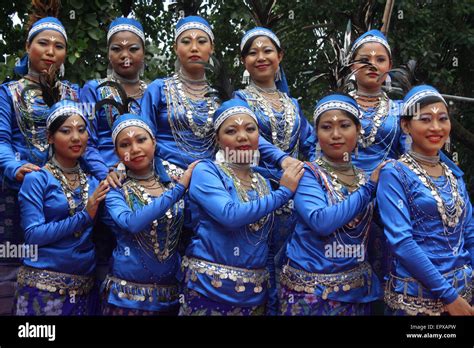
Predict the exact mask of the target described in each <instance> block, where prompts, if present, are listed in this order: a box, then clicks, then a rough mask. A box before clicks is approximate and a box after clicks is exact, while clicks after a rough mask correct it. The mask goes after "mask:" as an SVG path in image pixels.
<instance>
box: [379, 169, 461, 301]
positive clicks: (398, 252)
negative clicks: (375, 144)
mask: <svg viewBox="0 0 474 348" xmlns="http://www.w3.org/2000/svg"><path fill="white" fill-rule="evenodd" d="M399 165H401V164H399ZM393 166H394V164H393V163H388V164H387V165H385V167H384V168H382V170H381V171H380V177H379V186H378V190H377V204H378V205H379V212H380V217H381V219H382V221H383V224H384V226H385V235H386V237H387V240H388V243H389V245H390V246H391V248H392V251H393V253H394V254H395V256H396V257H397V259H398V260H400V262H401V263H402V265H403V266H404V267H405V268H406V269H407V270H408V271H409V272H410V273H411V274H412V275H413V277H414V278H415V279H417V280H418V281H420V282H421V283H422V284H423V286H425V287H426V288H427V289H429V290H430V291H431V292H432V293H433V294H434V296H436V297H437V298H439V299H441V300H442V301H443V302H445V303H446V304H449V303H451V302H453V301H454V300H455V299H456V298H457V297H458V294H457V292H456V289H455V288H454V287H453V286H452V285H451V284H449V283H448V281H447V280H446V279H445V278H444V277H443V276H442V275H441V273H440V272H439V271H438V270H437V269H436V267H435V266H434V265H433V263H432V262H431V261H430V259H429V258H428V257H427V256H426V254H425V253H424V252H423V250H422V249H421V248H420V247H419V246H418V244H417V243H416V242H415V240H414V239H413V230H412V225H411V220H410V212H409V202H408V199H407V196H406V194H405V190H404V187H403V184H402V183H401V181H400V180H401V179H400V178H399V176H400V173H399V172H398V171H397V170H396V169H395V168H394V167H393Z"/></svg>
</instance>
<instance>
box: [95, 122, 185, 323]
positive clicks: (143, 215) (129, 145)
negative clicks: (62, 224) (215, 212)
mask: <svg viewBox="0 0 474 348" xmlns="http://www.w3.org/2000/svg"><path fill="white" fill-rule="evenodd" d="M112 141H113V144H114V145H115V150H116V152H117V157H118V158H119V159H120V161H122V163H124V165H125V167H126V168H127V171H126V179H125V181H124V182H123V184H122V187H121V188H118V189H113V190H112V191H111V192H109V194H108V195H107V199H106V212H105V216H104V221H105V222H106V224H107V225H108V226H109V227H110V228H111V229H112V231H113V232H114V234H115V236H116V238H117V246H116V248H115V250H114V252H113V257H112V262H111V264H112V266H111V270H110V273H109V274H108V275H107V277H106V279H105V282H104V301H105V303H104V307H103V310H102V313H103V314H104V315H173V314H174V315H176V314H177V313H178V308H179V304H178V298H179V293H180V287H179V275H180V272H179V268H180V261H181V258H180V256H179V254H178V252H177V246H178V242H179V237H180V233H181V228H182V225H183V210H184V201H183V196H184V193H185V191H186V188H187V187H188V185H189V180H190V177H191V172H192V169H193V167H194V164H192V165H190V166H189V168H188V169H187V170H186V171H185V173H184V175H183V176H182V177H181V179H180V181H179V183H177V184H175V183H173V182H172V181H171V179H170V177H169V173H167V172H166V170H165V168H164V166H163V163H162V160H161V159H160V158H159V157H157V156H156V155H155V145H156V140H155V137H154V135H153V132H152V131H151V129H150V127H149V125H148V124H147V123H145V122H144V121H143V120H142V119H141V117H140V116H137V115H133V114H125V115H121V116H120V117H119V118H118V119H117V120H116V121H115V123H114V125H113V127H112Z"/></svg>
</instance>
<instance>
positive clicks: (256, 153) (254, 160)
mask: <svg viewBox="0 0 474 348" xmlns="http://www.w3.org/2000/svg"><path fill="white" fill-rule="evenodd" d="M259 163H260V151H259V150H258V149H257V150H255V151H254V152H253V158H252V166H253V167H257V166H258V164H259Z"/></svg>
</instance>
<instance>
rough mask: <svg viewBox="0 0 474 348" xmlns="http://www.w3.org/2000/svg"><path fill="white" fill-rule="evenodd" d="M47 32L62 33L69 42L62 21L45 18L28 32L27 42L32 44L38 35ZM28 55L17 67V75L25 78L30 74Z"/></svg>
mask: <svg viewBox="0 0 474 348" xmlns="http://www.w3.org/2000/svg"><path fill="white" fill-rule="evenodd" d="M45 30H54V31H57V32H58V33H60V34H61V35H62V36H63V37H64V40H66V42H67V34H66V29H65V28H64V26H63V24H62V23H61V21H60V20H59V19H57V18H55V17H45V18H41V19H40V20H39V21H36V22H35V23H34V24H33V25H32V26H31V29H30V31H29V32H28V38H27V40H26V41H27V42H28V43H31V41H32V40H33V39H34V37H35V36H36V35H38V34H39V33H41V32H42V31H45ZM28 60H29V58H28V54H25V55H24V56H23V57H22V58H21V60H20V61H19V62H18V64H17V65H16V66H15V69H14V71H15V73H16V74H18V75H20V76H23V75H26V74H27V73H28Z"/></svg>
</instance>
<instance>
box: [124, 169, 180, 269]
mask: <svg viewBox="0 0 474 348" xmlns="http://www.w3.org/2000/svg"><path fill="white" fill-rule="evenodd" d="M155 180H156V181H158V182H159V177H158V176H155ZM161 185H162V184H161ZM172 187H173V184H170V185H169V187H165V186H164V185H162V188H163V193H164V192H165V191H167V190H169V189H171V188H172ZM123 192H124V195H125V200H126V201H127V203H128V205H129V207H130V208H131V209H135V203H138V205H139V206H144V205H148V204H151V203H152V202H153V200H152V197H151V196H150V195H149V194H148V193H147V192H146V190H145V188H144V187H143V186H142V185H140V184H139V183H138V182H137V180H136V179H132V178H129V179H128V180H127V181H126V182H125V183H124V185H123ZM179 209H180V204H174V205H173V207H171V208H170V209H168V210H167V211H166V213H165V216H163V217H162V218H160V219H159V220H153V222H152V224H151V229H150V231H143V232H140V233H138V234H136V235H134V239H135V240H136V241H137V243H138V244H139V245H140V247H141V248H142V249H143V250H144V251H145V252H147V251H151V252H152V253H153V255H154V257H156V258H157V259H158V261H160V262H163V261H165V260H166V259H167V258H168V257H169V256H170V255H173V254H174V251H175V249H176V247H177V245H178V240H179V231H180V229H181V225H182V216H180V214H179ZM160 224H165V227H164V234H165V236H164V238H163V237H161V238H160V237H159V236H158V226H159V225H160Z"/></svg>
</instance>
